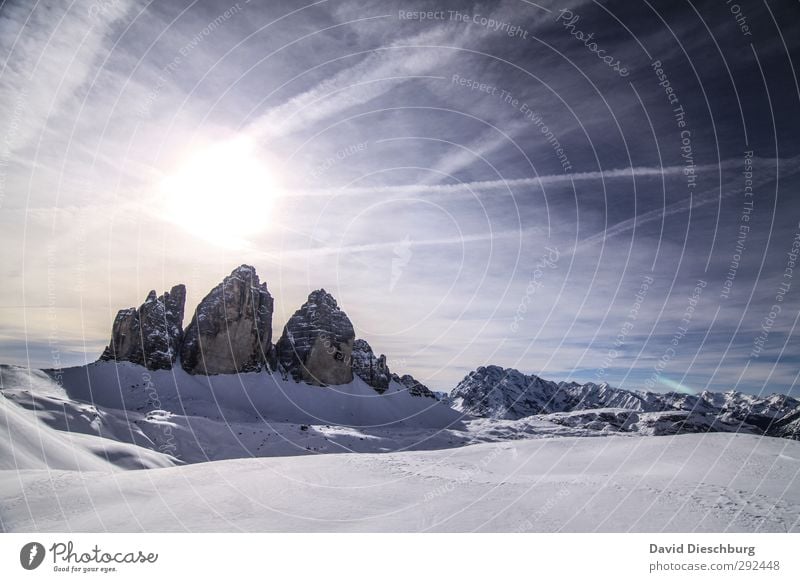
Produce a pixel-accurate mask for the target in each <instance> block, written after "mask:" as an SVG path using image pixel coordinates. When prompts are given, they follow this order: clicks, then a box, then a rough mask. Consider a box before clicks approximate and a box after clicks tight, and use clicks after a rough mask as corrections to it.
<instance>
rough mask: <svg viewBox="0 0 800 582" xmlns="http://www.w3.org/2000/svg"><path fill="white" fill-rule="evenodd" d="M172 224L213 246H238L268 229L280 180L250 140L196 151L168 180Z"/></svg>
mask: <svg viewBox="0 0 800 582" xmlns="http://www.w3.org/2000/svg"><path fill="white" fill-rule="evenodd" d="M159 195H160V196H161V197H162V200H163V204H164V211H165V217H166V218H167V220H169V221H171V222H173V223H175V224H177V225H179V226H180V227H182V228H183V229H185V230H186V231H188V232H190V233H192V234H194V235H196V236H199V237H201V238H203V239H205V240H207V241H209V242H212V243H214V244H218V245H222V246H229V247H237V246H241V245H242V244H244V243H245V242H246V241H247V239H248V238H249V237H251V236H253V235H255V234H257V233H259V232H261V231H262V230H264V229H265V228H267V227H268V226H269V223H270V219H271V214H272V209H273V203H274V201H275V198H276V197H277V196H278V187H277V183H276V180H275V175H274V173H273V172H271V171H270V168H269V167H268V165H267V164H266V163H265V162H264V161H263V160H262V159H261V158H260V157H259V155H258V153H257V151H256V146H255V143H253V141H252V140H250V139H247V138H235V139H231V140H227V141H223V142H220V143H217V144H214V145H211V146H208V147H206V148H203V149H201V150H198V151H194V152H192V153H191V154H190V155H188V156H187V157H186V159H185V160H184V161H183V163H181V164H179V166H178V168H177V169H176V171H175V172H173V173H171V174H170V175H168V176H167V177H166V178H164V179H163V180H162V182H161V184H160V188H159Z"/></svg>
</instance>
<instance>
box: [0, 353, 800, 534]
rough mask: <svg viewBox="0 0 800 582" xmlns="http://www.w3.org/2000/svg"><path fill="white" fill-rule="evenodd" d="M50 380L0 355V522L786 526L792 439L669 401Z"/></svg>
mask: <svg viewBox="0 0 800 582" xmlns="http://www.w3.org/2000/svg"><path fill="white" fill-rule="evenodd" d="M52 376H53V374H52V373H51V375H48V374H45V373H43V372H41V371H31V370H26V369H22V368H15V367H10V366H0V388H2V390H0V395H2V397H0V530H2V531H33V530H38V531H106V530H108V531H140V530H141V531H240V530H243V531H472V530H478V531H694V530H697V531H747V532H751V531H778V532H781V531H800V522H799V521H798V520H800V487H798V486H797V483H798V477H800V442H798V441H793V440H789V439H779V438H772V437H762V436H757V435H749V434H736V433H725V432H720V433H708V432H707V431H708V429H709V425H708V423H705V424H704V422H705V420H706V417H704V416H703V415H702V414H697V413H691V412H690V411H687V410H677V409H672V410H669V411H662V412H638V411H635V410H631V409H620V408H594V409H590V410H576V411H572V412H560V413H554V414H547V415H540V416H529V417H525V418H521V419H517V420H502V419H493V418H474V417H469V416H464V415H462V414H461V413H459V412H457V411H455V410H453V409H451V408H449V407H448V406H447V405H446V404H445V403H443V402H440V401H437V400H435V399H432V398H423V397H416V396H412V395H411V394H410V393H409V391H408V389H407V388H406V387H405V386H403V385H402V384H399V383H397V382H394V381H393V382H392V383H391V385H390V387H389V389H388V390H387V392H386V393H384V394H382V395H381V394H378V393H376V392H375V390H373V389H372V388H371V387H370V386H368V385H367V384H365V383H364V382H363V381H362V380H360V379H359V378H356V379H355V380H354V381H353V382H352V383H350V384H347V385H344V386H335V387H334V386H331V387H326V388H322V387H317V386H309V385H306V384H302V383H297V382H294V381H292V380H288V381H287V380H283V379H282V378H281V377H280V375H273V374H269V373H267V372H259V373H250V374H239V375H227V376H211V377H203V376H191V375H188V374H186V373H185V372H184V371H183V370H182V369H181V368H180V367H175V368H173V369H172V370H159V371H147V370H146V369H145V368H143V367H141V366H136V365H133V364H119V365H117V364H114V363H110V362H107V363H98V364H92V365H90V366H87V367H82V368H73V369H68V370H64V371H63V373H62V374H61V376H60V378H61V380H62V381H63V386H62V385H60V384H59V383H58V382H56V381H55V380H54V379H53V377H52ZM738 400H739V399H738V398H735V397H733V396H731V397H726V396H722V401H723V404H724V403H726V402H737V401H738ZM791 404H792V403H791V402H790V403H789V404H788V405H791ZM766 406H767V408H768V409H769V411H771V410H773V409H779V408H785V407H786V406H787V404H786V403H784V402H781V401H778V400H776V401H774V402H771V403H767V404H766ZM769 411H768V412H769ZM709 418H710V419H711V421H713V422H715V423H717V425H716V426H715V428H720V426H719V423H723V422H724V420H720V419H717V418H716V417H709ZM686 423H690V425H689V428H690V429H691V430H697V431H698V432H697V434H683V435H679V436H646V435H658V434H672V433H674V432H675V431H676V428H677V427H678V426H679V425H683V426H681V427H680V428H681V430H684V429H685V428H686ZM722 428H723V429H724V430H728V429H730V430H735V429H736V423H734V424H732V425H731V426H730V427H727V428H726V427H722ZM354 453H357V454H354ZM134 469H137V470H134Z"/></svg>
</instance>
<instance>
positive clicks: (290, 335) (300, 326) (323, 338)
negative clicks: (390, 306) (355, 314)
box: [275, 289, 355, 386]
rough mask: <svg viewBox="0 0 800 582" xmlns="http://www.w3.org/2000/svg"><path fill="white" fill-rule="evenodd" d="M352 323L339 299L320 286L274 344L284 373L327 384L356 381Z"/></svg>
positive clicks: (313, 382)
mask: <svg viewBox="0 0 800 582" xmlns="http://www.w3.org/2000/svg"><path fill="white" fill-rule="evenodd" d="M354 340H355V331H354V329H353V324H352V323H351V322H350V319H349V318H348V317H347V314H346V313H345V312H344V311H342V310H341V309H340V308H339V305H338V304H337V302H336V299H334V298H333V296H332V295H331V294H330V293H328V292H327V291H325V290H324V289H318V290H316V291H312V292H311V293H310V294H309V295H308V300H307V301H306V302H305V303H304V304H303V305H302V306H301V307H300V309H298V310H297V311H295V313H294V315H292V317H291V318H289V321H288V322H287V323H286V326H285V327H284V328H283V334H282V335H281V337H280V339H279V340H278V342H277V344H276V345H275V348H276V353H277V359H278V363H279V365H280V367H281V369H282V370H283V371H284V373H286V374H289V375H291V376H292V377H293V378H294V379H295V380H297V381H304V382H308V383H309V384H316V385H319V386H325V385H328V384H347V383H348V382H351V381H352V380H353V369H352V365H351V364H352V350H353V342H354Z"/></svg>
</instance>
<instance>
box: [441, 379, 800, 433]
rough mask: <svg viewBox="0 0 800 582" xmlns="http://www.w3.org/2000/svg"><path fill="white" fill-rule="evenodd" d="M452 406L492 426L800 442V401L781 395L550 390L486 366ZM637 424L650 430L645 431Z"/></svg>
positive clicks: (587, 387)
mask: <svg viewBox="0 0 800 582" xmlns="http://www.w3.org/2000/svg"><path fill="white" fill-rule="evenodd" d="M449 401H450V402H451V403H452V406H453V407H454V408H455V409H456V410H459V411H460V412H463V413H465V414H470V415H474V416H481V417H486V418H494V419H508V420H516V419H520V418H525V417H529V416H534V415H537V416H539V417H540V418H547V419H548V420H551V421H553V422H557V423H560V424H568V425H569V426H590V427H596V428H597V429H602V430H612V431H643V432H650V433H654V434H676V433H680V432H700V431H706V432H729V431H734V432H744V433H752V434H767V435H770V436H778V437H785V438H793V439H800V401H798V400H797V399H795V398H792V397H790V396H786V395H784V394H772V395H770V396H766V397H762V396H755V395H751V394H743V393H741V392H736V391H733V390H731V391H728V392H721V393H720V392H709V391H704V392H701V393H700V394H696V395H695V394H683V393H679V392H667V393H657V392H646V391H630V390H624V389H621V388H613V387H611V386H609V385H608V384H606V383H602V384H593V383H591V382H590V383H586V384H578V383H575V382H552V381H548V380H543V379H542V378H539V377H538V376H536V375H534V374H529V375H526V374H523V373H522V372H520V371H518V370H515V369H513V368H502V367H500V366H482V367H480V368H478V369H477V370H475V371H473V372H471V373H470V374H468V375H467V376H466V377H465V378H464V379H463V380H462V381H461V382H459V384H458V385H457V386H456V387H455V388H454V389H453V391H452V392H451V393H450V396H449ZM600 410H603V411H604V412H600ZM587 411H588V412H587ZM615 411H616V412H615ZM636 413H646V414H643V415H638V414H636ZM648 415H649V416H648ZM640 418H641V419H645V420H646V422H644V424H641V423H640V422H639V419H640Z"/></svg>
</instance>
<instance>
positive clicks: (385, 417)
mask: <svg viewBox="0 0 800 582" xmlns="http://www.w3.org/2000/svg"><path fill="white" fill-rule="evenodd" d="M60 380H61V381H62V383H63V384H64V386H65V387H62V386H61V385H59V384H58V383H57V382H56V381H54V380H53V379H52V378H51V377H50V376H48V375H47V374H45V373H43V372H40V371H35V370H34V371H31V370H26V369H23V368H16V367H11V366H0V387H1V388H2V390H0V394H2V395H3V396H4V397H5V398H3V400H5V401H6V402H8V403H9V404H10V405H11V406H12V408H11V410H13V412H14V413H15V416H14V418H18V419H25V420H26V422H27V423H28V424H27V425H26V427H25V428H23V427H22V426H21V425H19V426H16V427H15V428H11V427H10V425H9V426H6V424H7V423H6V424H4V417H0V430H3V431H4V432H8V433H9V434H10V433H13V434H14V435H15V437H14V438H15V439H16V440H17V441H19V440H21V439H22V438H23V437H24V438H32V439H34V440H35V439H37V438H38V436H37V434H38V433H39V432H40V431H41V430H42V429H43V428H46V429H48V431H49V432H54V431H59V432H56V433H55V434H56V436H57V437H59V438H56V439H55V440H54V441H53V443H52V447H51V446H50V445H49V444H47V445H41V446H38V445H37V447H38V448H40V449H42V450H44V451H46V452H45V453H41V454H40V456H41V455H42V454H55V453H49V452H47V451H49V449H50V448H53V449H54V450H55V449H57V448H58V447H59V446H61V445H63V441H64V440H65V439H66V438H67V436H70V438H73V437H74V438H79V437H80V436H81V435H91V436H93V437H104V438H105V439H111V440H112V441H119V442H120V443H129V444H132V445H138V446H139V447H144V448H146V449H151V450H152V451H154V452H156V451H158V452H161V453H167V454H168V455H170V456H171V457H174V458H175V459H178V460H180V461H181V462H187V463H195V462H204V461H209V460H220V459H233V458H246V457H254V456H257V457H260V456H284V455H299V454H311V453H318V452H334V453H338V452H386V451H398V450H419V449H430V448H437V449H438V448H447V447H452V446H459V445H462V444H465V443H467V442H471V441H473V440H474V438H473V437H472V436H471V435H469V434H467V433H465V424H464V422H462V415H461V414H459V413H457V412H456V411H454V410H452V409H450V408H449V407H448V406H446V405H445V404H443V403H441V402H438V401H436V400H435V399H432V398H422V397H416V396H412V395H411V394H409V392H408V390H407V389H406V387H405V386H403V385H401V384H398V383H395V382H392V383H391V384H390V386H389V389H388V390H387V391H386V392H385V393H383V394H378V393H376V392H375V391H374V390H373V389H372V388H371V387H369V386H367V385H366V384H364V382H363V381H362V380H361V379H359V378H356V380H354V381H353V382H352V383H351V384H348V385H344V386H336V387H326V388H321V387H316V386H310V385H307V384H302V383H297V382H294V381H292V380H288V381H287V380H284V379H282V378H281V377H280V376H278V375H271V374H269V373H266V372H259V373H251V374H239V375H229V376H212V377H200V376H191V375H189V374H186V373H185V372H184V371H183V370H181V369H180V368H174V369H173V370H165V371H155V372H152V371H148V370H146V369H145V368H142V367H140V366H136V365H133V364H128V363H123V364H118V365H117V364H113V363H100V364H93V365H89V366H86V367H81V368H71V369H68V370H64V371H63V374H62V375H61V377H60ZM11 403H13V404H15V405H16V407H14V406H13V404H11ZM62 431H63V432H62ZM562 432H563V431H562ZM17 449H18V447H17ZM15 450H16V449H15ZM15 450H0V452H1V453H2V459H3V462H5V463H6V464H8V465H13V464H14V463H15V462H17V463H19V464H20V466H21V467H28V465H27V464H26V458H27V457H26V456H25V455H23V454H22V452H20V453H19V456H20V459H18V460H16V461H15V460H14V457H15V455H16V452H15ZM175 459H172V462H175ZM121 460H122V459H121ZM124 466H125V467H126V468H130V467H131V465H124ZM133 466H135V465H133ZM141 466H149V465H141ZM59 467H61V465H59ZM30 468H34V467H30ZM64 468H67V467H64Z"/></svg>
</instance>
